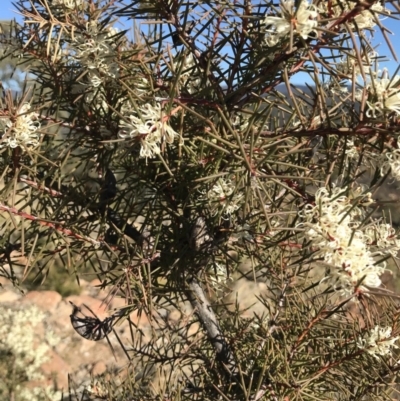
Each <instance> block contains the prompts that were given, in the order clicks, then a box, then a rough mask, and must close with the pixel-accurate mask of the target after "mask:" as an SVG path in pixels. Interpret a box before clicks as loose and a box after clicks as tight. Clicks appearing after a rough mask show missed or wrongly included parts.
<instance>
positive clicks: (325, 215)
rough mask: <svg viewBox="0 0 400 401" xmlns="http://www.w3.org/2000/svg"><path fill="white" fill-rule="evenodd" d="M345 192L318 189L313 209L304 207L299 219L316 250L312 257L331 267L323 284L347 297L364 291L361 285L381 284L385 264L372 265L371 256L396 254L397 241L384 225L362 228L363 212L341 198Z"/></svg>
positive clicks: (398, 243) (343, 197) (341, 190)
mask: <svg viewBox="0 0 400 401" xmlns="http://www.w3.org/2000/svg"><path fill="white" fill-rule="evenodd" d="M345 190H346V189H340V188H334V189H333V190H332V193H331V194H330V193H329V192H328V190H327V189H326V188H320V189H319V190H318V191H317V192H316V195H315V206H313V205H307V206H306V207H305V209H304V210H303V211H302V212H301V213H300V216H301V217H303V219H304V220H305V222H304V223H301V226H303V227H304V228H305V236H306V239H307V240H308V241H310V242H311V246H312V247H313V248H314V249H316V254H315V256H317V257H321V258H322V259H323V260H324V261H325V262H326V263H328V264H329V265H331V266H332V271H331V272H330V275H329V276H328V277H326V278H325V279H324V281H329V282H330V283H331V284H332V285H333V288H334V289H336V290H338V291H339V292H340V293H341V294H342V295H346V296H347V295H351V294H353V293H354V292H355V290H356V289H358V290H359V291H367V288H366V287H364V286H367V287H379V286H380V285H381V280H380V275H381V274H382V273H383V272H384V271H385V264H384V263H383V264H376V263H375V260H374V256H377V255H382V254H395V253H397V252H398V250H399V249H400V241H399V240H398V239H397V237H396V236H395V233H394V230H393V228H392V227H391V226H390V225H388V224H382V225H377V224H374V225H371V226H368V227H363V228H362V227H361V220H362V217H363V215H364V213H363V211H362V210H361V208H359V207H356V206H354V205H353V204H352V203H351V200H350V199H349V198H348V197H347V196H345V195H343V193H344V191H345ZM359 193H361V191H359ZM366 204H368V202H366ZM356 287H357V288H356Z"/></svg>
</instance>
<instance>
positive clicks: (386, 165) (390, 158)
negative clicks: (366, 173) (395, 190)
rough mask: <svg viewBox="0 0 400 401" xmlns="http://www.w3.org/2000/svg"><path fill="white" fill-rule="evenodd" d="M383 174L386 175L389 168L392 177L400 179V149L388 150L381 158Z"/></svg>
mask: <svg viewBox="0 0 400 401" xmlns="http://www.w3.org/2000/svg"><path fill="white" fill-rule="evenodd" d="M379 162H380V171H381V176H384V175H386V174H387V173H388V172H389V170H390V172H391V174H392V177H393V178H394V179H395V180H397V181H399V180H400V149H395V150H393V151H392V152H387V153H385V154H384V155H382V156H381V157H380V159H379Z"/></svg>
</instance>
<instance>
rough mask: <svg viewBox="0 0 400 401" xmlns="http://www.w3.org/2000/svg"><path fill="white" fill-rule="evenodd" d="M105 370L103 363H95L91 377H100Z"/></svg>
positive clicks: (105, 366)
mask: <svg viewBox="0 0 400 401" xmlns="http://www.w3.org/2000/svg"><path fill="white" fill-rule="evenodd" d="M106 370H107V365H106V363H105V362H104V361H98V362H96V363H95V364H94V365H93V367H92V372H91V373H92V376H100V375H102V374H103V373H104V372H105V371H106Z"/></svg>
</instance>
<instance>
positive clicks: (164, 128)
mask: <svg viewBox="0 0 400 401" xmlns="http://www.w3.org/2000/svg"><path fill="white" fill-rule="evenodd" d="M127 119H128V120H129V121H127ZM127 119H125V120H121V121H120V124H119V127H120V132H119V136H120V137H121V138H128V137H130V138H138V139H139V140H140V144H141V145H142V147H141V150H140V157H145V158H148V157H150V158H152V157H154V156H155V155H157V154H159V153H160V151H161V150H160V145H161V142H162V141H163V140H165V141H166V142H167V143H173V142H174V139H175V137H177V136H178V134H177V133H176V132H175V131H174V130H173V128H172V127H171V126H170V125H168V122H167V120H166V118H165V117H164V116H163V115H162V111H161V106H160V105H159V104H157V105H156V106H152V105H151V104H145V105H144V106H142V107H140V108H139V113H135V114H131V115H129V116H128V117H127Z"/></svg>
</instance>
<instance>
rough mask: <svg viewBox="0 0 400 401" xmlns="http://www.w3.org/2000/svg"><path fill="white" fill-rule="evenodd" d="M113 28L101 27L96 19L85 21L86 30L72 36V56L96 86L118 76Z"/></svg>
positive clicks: (115, 31)
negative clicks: (86, 71)
mask: <svg viewBox="0 0 400 401" xmlns="http://www.w3.org/2000/svg"><path fill="white" fill-rule="evenodd" d="M117 33H118V31H117V30H116V29H115V28H112V27H108V28H102V27H101V26H100V25H99V22H98V21H90V22H87V23H86V30H85V31H83V32H78V33H75V34H74V35H73V36H72V42H71V48H70V51H71V54H72V58H73V59H74V60H75V61H77V62H78V63H80V64H81V66H82V67H83V69H85V70H88V76H89V81H90V82H91V84H92V86H93V87H95V88H97V87H98V86H100V85H101V84H102V83H103V82H104V81H105V80H107V79H108V78H116V77H117V76H118V72H119V67H118V64H117V63H116V62H115V60H116V58H117V53H116V43H115V38H114V36H115V35H116V34H117Z"/></svg>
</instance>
